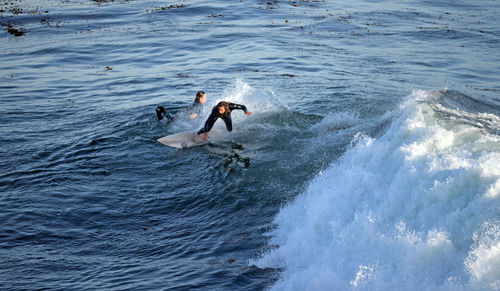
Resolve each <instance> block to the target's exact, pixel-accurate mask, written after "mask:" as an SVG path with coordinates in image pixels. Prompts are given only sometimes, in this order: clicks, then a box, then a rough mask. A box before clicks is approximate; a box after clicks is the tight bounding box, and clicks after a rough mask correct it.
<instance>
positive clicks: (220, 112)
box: [194, 101, 252, 141]
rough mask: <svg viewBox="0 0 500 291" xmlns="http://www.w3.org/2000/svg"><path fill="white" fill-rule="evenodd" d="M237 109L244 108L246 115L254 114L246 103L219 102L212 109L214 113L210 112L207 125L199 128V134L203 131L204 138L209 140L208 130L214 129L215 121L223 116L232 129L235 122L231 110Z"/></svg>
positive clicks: (228, 126) (230, 129)
mask: <svg viewBox="0 0 500 291" xmlns="http://www.w3.org/2000/svg"><path fill="white" fill-rule="evenodd" d="M235 109H239V110H243V111H244V112H245V114H246V115H252V112H250V111H248V110H247V108H246V106H245V105H240V104H236V103H231V102H226V101H221V102H219V103H217V105H215V107H214V108H213V109H212V113H210V116H208V118H207V121H206V122H205V126H203V128H201V129H200V130H198V133H197V134H202V133H203V134H204V135H203V139H204V140H205V141H207V140H208V132H210V130H212V127H213V126H214V123H215V121H217V119H218V118H222V120H224V123H225V124H226V128H227V130H228V131H232V130H233V122H232V120H231V111H233V110H235ZM194 138H196V135H195V136H194Z"/></svg>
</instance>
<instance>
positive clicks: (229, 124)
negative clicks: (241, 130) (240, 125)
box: [223, 115, 233, 131]
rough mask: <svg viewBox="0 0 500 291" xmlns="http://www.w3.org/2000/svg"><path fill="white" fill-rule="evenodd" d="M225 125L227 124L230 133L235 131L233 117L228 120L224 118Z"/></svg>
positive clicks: (228, 117)
mask: <svg viewBox="0 0 500 291" xmlns="http://www.w3.org/2000/svg"><path fill="white" fill-rule="evenodd" d="M223 120H224V123H226V128H227V130H228V131H232V130H233V121H232V120H231V115H229V116H227V117H226V118H223Z"/></svg>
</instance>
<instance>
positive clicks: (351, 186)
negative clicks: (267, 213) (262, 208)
mask: <svg viewBox="0 0 500 291" xmlns="http://www.w3.org/2000/svg"><path fill="white" fill-rule="evenodd" d="M442 93H443V92H425V91H416V92H414V93H412V94H411V95H410V96H409V97H408V98H407V100H406V101H405V102H404V103H403V104H402V105H401V106H400V107H399V108H398V109H397V110H396V112H394V116H395V117H394V119H393V121H392V123H391V125H390V126H389V128H388V129H387V131H386V133H385V134H383V135H382V136H381V137H379V138H370V137H366V136H364V135H363V134H360V135H358V138H359V140H358V142H357V143H356V144H355V145H354V146H353V147H352V148H351V149H349V150H348V151H347V152H346V153H345V154H344V155H343V156H342V158H341V159H340V161H338V162H336V163H334V164H333V165H331V166H330V167H329V168H327V169H326V170H324V171H323V172H322V173H321V174H319V175H318V176H317V177H316V178H315V179H313V180H312V181H311V183H310V186H309V187H308V189H307V190H306V191H305V193H303V194H302V195H300V196H299V197H297V198H296V200H295V201H293V202H292V203H291V204H289V205H287V206H285V207H284V208H282V209H281V210H280V212H279V214H278V215H277V217H276V220H275V223H276V224H277V229H276V230H275V231H274V232H273V233H271V235H272V240H271V244H272V245H274V246H276V247H275V248H273V249H272V250H271V251H269V252H268V253H266V254H264V255H263V256H262V258H260V259H259V260H257V261H256V262H254V263H255V264H256V265H257V266H258V267H261V268H264V267H273V268H283V270H284V271H283V273H282V276H281V279H280V280H279V281H278V282H276V284H275V285H274V286H273V287H272V289H273V290H348V289H353V290H396V289H399V290H421V289H432V290H436V289H438V290H440V289H442V290H452V289H453V290H457V289H459V290H460V289H496V288H499V286H500V279H499V278H500V276H499V274H500V256H499V255H498V253H499V252H498V250H499V246H500V238H499V234H498V232H499V231H498V230H499V229H500V195H499V192H500V191H499V187H498V185H499V181H500V152H499V151H498V143H499V137H498V136H497V135H495V134H494V133H492V132H491V131H489V130H487V129H485V128H484V127H481V126H477V125H476V126H474V125H472V124H471V122H470V119H471V116H472V115H474V114H472V113H470V114H469V113H468V114H466V113H465V112H460V114H458V115H455V116H452V117H450V116H448V117H449V118H440V116H439V115H438V114H436V112H437V109H436V108H437V107H440V106H442V105H441V104H439V97H440V96H441V95H442ZM436 97H437V98H436ZM464 110H465V109H464ZM460 115H462V116H463V115H467V116H468V120H464V119H463V118H461V117H460ZM475 116H476V117H477V118H475V122H477V123H481V117H482V116H483V115H481V113H478V114H476V115H475ZM491 119H492V117H491V116H490V118H488V120H491Z"/></svg>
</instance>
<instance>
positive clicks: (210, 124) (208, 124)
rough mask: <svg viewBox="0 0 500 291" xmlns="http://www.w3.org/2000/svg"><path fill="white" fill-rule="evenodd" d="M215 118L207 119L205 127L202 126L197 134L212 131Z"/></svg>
mask: <svg viewBox="0 0 500 291" xmlns="http://www.w3.org/2000/svg"><path fill="white" fill-rule="evenodd" d="M216 120H217V118H208V119H207V122H205V126H203V128H202V129H200V130H198V134H202V133H206V132H209V131H211V130H212V127H214V124H215V121H216Z"/></svg>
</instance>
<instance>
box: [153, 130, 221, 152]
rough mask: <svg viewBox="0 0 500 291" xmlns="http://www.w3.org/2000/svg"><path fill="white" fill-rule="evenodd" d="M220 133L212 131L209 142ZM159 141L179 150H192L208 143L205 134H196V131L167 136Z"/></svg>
mask: <svg viewBox="0 0 500 291" xmlns="http://www.w3.org/2000/svg"><path fill="white" fill-rule="evenodd" d="M218 133H220V132H219V130H212V131H210V132H209V133H208V134H209V136H210V139H209V141H210V140H212V138H213V136H214V135H217V134H218ZM157 141H159V142H160V143H162V144H164V145H167V146H170V147H174V148H179V149H184V148H190V147H194V146H199V145H203V144H205V143H207V141H205V140H204V139H203V133H202V134H196V131H188V132H181V133H176V134H171V135H167V136H164V137H161V138H159V139H157Z"/></svg>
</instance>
